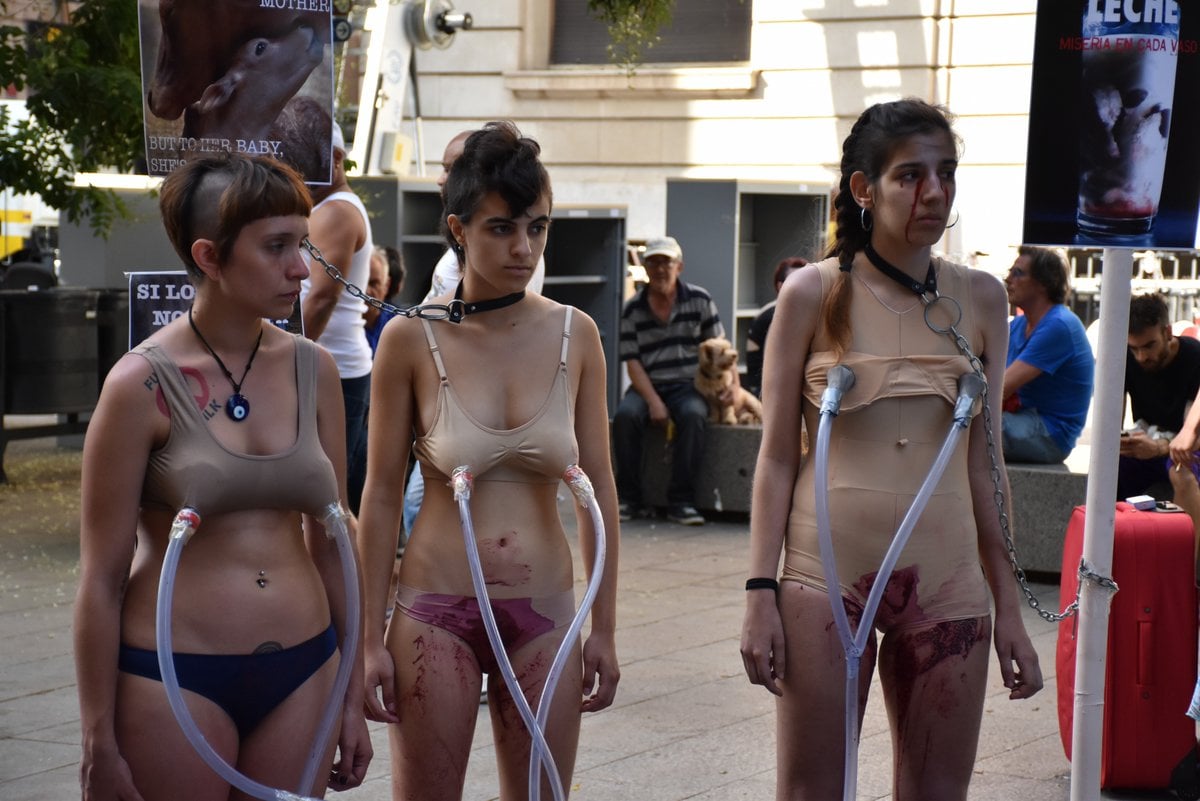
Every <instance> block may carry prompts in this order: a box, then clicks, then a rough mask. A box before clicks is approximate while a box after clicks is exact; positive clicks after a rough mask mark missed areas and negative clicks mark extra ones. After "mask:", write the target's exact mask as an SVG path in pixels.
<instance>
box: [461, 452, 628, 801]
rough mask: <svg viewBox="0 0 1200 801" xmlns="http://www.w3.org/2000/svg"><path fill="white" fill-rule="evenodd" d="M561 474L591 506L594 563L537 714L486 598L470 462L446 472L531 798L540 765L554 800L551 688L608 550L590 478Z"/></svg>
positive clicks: (573, 470) (558, 782)
mask: <svg viewBox="0 0 1200 801" xmlns="http://www.w3.org/2000/svg"><path fill="white" fill-rule="evenodd" d="M563 479H564V480H565V481H566V482H567V485H568V486H569V487H570V488H571V490H572V492H574V494H575V497H576V499H577V500H578V501H579V502H580V504H581V505H583V506H585V507H586V508H587V509H588V511H589V512H591V515H592V524H593V526H594V527H595V530H596V554H595V559H594V564H593V565H592V575H591V577H590V579H589V581H588V588H587V590H586V592H585V593H584V598H583V602H582V603H581V604H580V605H579V609H578V610H577V611H576V612H575V617H574V618H572V620H571V624H570V625H569V626H568V628H567V633H566V635H565V636H564V637H563V641H562V643H561V644H560V645H559V647H558V651H557V652H556V653H555V655H554V660H553V661H552V662H551V665H550V670H549V671H548V672H547V674H546V681H545V683H544V684H543V685H542V697H541V700H540V701H539V703H538V710H537V714H536V715H535V714H534V712H533V709H532V708H531V707H530V706H529V701H528V700H527V699H526V698H525V694H524V693H523V692H522V691H521V686H520V684H519V683H518V682H517V677H516V673H515V671H514V670H513V667H512V662H511V660H509V658H508V652H507V651H506V650H505V649H504V643H503V642H502V641H501V639H500V631H499V628H498V627H497V625H496V617H495V615H494V614H493V612H492V606H491V602H490V601H489V599H488V594H487V584H486V582H485V581H484V576H483V565H482V564H481V562H480V559H479V546H478V544H477V543H476V541H475V526H474V522H473V520H472V518H471V504H470V501H471V488H472V485H473V483H474V476H472V474H471V470H470V468H469V467H466V466H462V467H458V468H457V469H455V471H454V474H453V475H452V476H451V477H450V484H451V487H452V488H453V490H454V499H455V500H456V501H457V502H458V512H459V517H460V519H461V521H462V529H463V540H464V543H465V545H466V552H467V562H468V564H469V566H470V568H471V583H472V585H473V586H474V589H475V597H476V599H477V600H478V603H479V611H480V615H481V616H482V617H483V625H484V630H485V631H486V632H487V636H488V642H489V643H490V644H491V646H492V653H493V654H494V655H495V657H496V664H497V665H498V666H499V668H500V675H501V677H502V678H503V679H504V684H505V686H506V687H507V688H508V691H509V694H510V695H511V696H512V699H513V703H514V704H515V705H516V707H517V712H518V713H519V714H520V715H521V720H522V721H523V722H524V724H525V728H526V729H527V730H528V731H529V737H530V755H529V798H530V800H531V801H538V799H539V798H540V797H541V781H540V778H541V770H542V769H544V770H545V771H546V775H547V778H548V780H549V784H550V791H551V794H552V795H553V796H554V801H564V800H565V798H566V790H565V788H564V787H563V782H562V776H561V775H560V774H559V772H558V766H557V765H556V764H555V762H554V754H553V753H552V752H551V751H550V746H549V744H548V743H547V742H546V721H547V720H548V718H549V715H550V706H551V704H552V703H553V700H554V692H555V689H556V688H557V686H558V681H559V679H560V678H561V676H562V673H563V670H564V669H565V667H566V663H567V659H568V658H569V656H570V654H571V651H572V650H573V648H574V643H575V641H576V640H577V639H578V637H579V632H580V629H581V628H582V627H583V622H584V620H586V619H587V615H588V612H589V611H590V610H591V607H592V604H593V603H594V602H595V600H596V594H597V593H598V592H599V589H600V582H601V579H602V578H603V575H604V559H605V551H606V544H605V537H604V521H603V519H602V518H601V516H600V510H599V507H598V506H597V504H596V500H595V493H594V492H593V491H592V486H591V482H590V481H589V480H588V478H587V476H586V475H585V474H584V472H583V471H582V470H581V469H579V467H578V466H575V465H572V466H570V467H568V468H567V470H566V472H565V473H564V476H563Z"/></svg>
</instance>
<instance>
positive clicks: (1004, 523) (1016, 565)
mask: <svg viewBox="0 0 1200 801" xmlns="http://www.w3.org/2000/svg"><path fill="white" fill-rule="evenodd" d="M939 299H941V295H939V294H938V293H937V290H934V291H933V292H926V293H925V294H923V295H921V301H922V302H923V303H925V305H926V307H927V308H928V307H930V306H932V305H933V304H934V303H937V301H938V300H939ZM926 324H927V325H928V324H929V323H928V319H927V320H926ZM956 326H957V323H952V324H950V325H947V326H946V327H945V328H944V329H942V330H939V329H938V328H936V327H934V326H933V325H929V327H930V328H931V329H932V330H933V331H935V332H937V333H944V334H948V335H949V336H950V338H951V339H952V340H953V341H954V344H955V346H956V347H957V348H958V349H959V351H961V352H962V354H963V356H965V357H966V359H967V362H968V363H970V365H971V369H972V370H973V371H974V372H975V375H977V376H979V378H980V379H981V380H982V381H983V393H982V395H981V402H982V404H983V430H984V432H985V433H986V435H987V449H988V458H989V459H990V460H991V463H992V464H991V472H992V500H993V501H994V502H995V504H996V514H997V515H998V516H999V520H1000V531H1001V533H1002V534H1003V535H1004V547H1005V549H1006V550H1007V551H1008V561H1009V564H1010V565H1012V570H1013V575H1014V576H1016V578H1017V584H1019V585H1020V587H1021V592H1022V593H1023V594H1024V595H1025V601H1026V602H1027V603H1028V604H1029V606H1030V607H1031V608H1032V609H1033V611H1035V612H1037V613H1038V615H1039V616H1040V617H1041V618H1042V619H1043V620H1045V621H1047V622H1050V623H1058V622H1060V621H1062V620H1066V619H1067V618H1069V617H1071V616H1072V615H1075V614H1078V613H1079V595H1080V593H1081V592H1082V590H1083V583H1084V581H1092V582H1095V583H1096V584H1098V585H1099V586H1101V587H1103V588H1105V589H1107V590H1109V591H1110V592H1116V591H1117V584H1116V582H1115V581H1113V580H1112V579H1111V578H1108V577H1107V576H1101V575H1100V574H1098V573H1096V572H1095V571H1094V570H1091V569H1090V568H1087V567H1086V565H1085V563H1084V561H1083V560H1080V563H1079V578H1080V581H1079V583H1078V585H1077V586H1076V587H1075V598H1074V600H1072V601H1071V603H1069V604H1067V606H1066V607H1065V608H1064V609H1063V611H1062V612H1051V611H1050V610H1048V609H1043V608H1042V604H1041V601H1039V600H1038V599H1037V596H1036V595H1034V594H1033V590H1032V589H1031V588H1030V587H1029V580H1028V579H1027V578H1026V576H1025V570H1024V569H1023V568H1022V567H1021V563H1020V562H1019V561H1018V559H1017V545H1016V543H1015V542H1014V541H1013V536H1012V529H1011V528H1010V526H1009V519H1008V511H1007V510H1006V509H1005V504H1004V484H1003V479H1002V477H1001V475H1000V460H999V459H998V458H997V457H996V438H995V436H993V434H992V410H991V407H990V406H989V405H988V382H987V376H986V375H985V374H984V371H983V362H982V361H980V359H979V357H978V356H976V355H975V354H974V353H973V352H972V351H971V343H969V342H967V339H966V337H964V336H963V335H962V334H961V333H959V331H958V328H957V327H956Z"/></svg>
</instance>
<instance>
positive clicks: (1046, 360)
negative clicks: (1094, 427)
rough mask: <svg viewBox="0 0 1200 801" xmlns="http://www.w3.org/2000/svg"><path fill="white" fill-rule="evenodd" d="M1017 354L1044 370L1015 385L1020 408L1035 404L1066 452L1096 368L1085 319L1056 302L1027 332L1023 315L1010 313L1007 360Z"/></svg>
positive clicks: (1083, 411)
mask: <svg viewBox="0 0 1200 801" xmlns="http://www.w3.org/2000/svg"><path fill="white" fill-rule="evenodd" d="M1018 359H1019V360H1020V361H1023V362H1025V363H1026V364H1028V365H1030V366H1031V367H1036V368H1038V369H1039V370H1041V371H1042V374H1041V375H1039V376H1038V377H1037V378H1035V379H1033V380H1032V381H1030V382H1029V383H1028V384H1026V385H1025V386H1023V387H1021V388H1020V389H1019V390H1017V396H1018V397H1019V398H1020V399H1021V408H1023V409H1035V410H1037V413H1038V414H1039V415H1040V416H1041V418H1042V422H1043V423H1045V425H1046V430H1047V431H1048V432H1049V434H1050V436H1051V438H1052V439H1053V440H1054V442H1055V444H1057V445H1058V446H1059V447H1060V448H1061V449H1062V451H1063V453H1070V452H1071V450H1072V449H1073V448H1074V447H1075V442H1076V440H1078V439H1079V434H1080V432H1081V431H1083V424H1084V422H1085V421H1086V420H1087V412H1088V404H1090V403H1091V400H1092V379H1093V375H1094V373H1095V370H1096V360H1095V358H1094V357H1093V356H1092V346H1091V343H1089V342H1088V339H1087V332H1086V331H1085V330H1084V328H1083V323H1082V322H1080V320H1079V318H1078V317H1076V316H1075V313H1074V312H1072V311H1071V310H1070V309H1068V308H1067V307H1066V306H1064V305H1061V304H1059V305H1058V306H1053V307H1051V309H1050V311H1048V312H1046V316H1045V317H1043V318H1042V319H1041V320H1039V321H1038V324H1037V325H1036V326H1035V327H1034V329H1033V331H1032V333H1031V334H1030V336H1029V337H1028V338H1026V336H1025V317H1024V316H1022V315H1018V316H1016V317H1014V318H1013V320H1012V322H1011V323H1009V326H1008V361H1007V364H1009V365H1011V364H1012V363H1013V362H1015V361H1017V360H1018Z"/></svg>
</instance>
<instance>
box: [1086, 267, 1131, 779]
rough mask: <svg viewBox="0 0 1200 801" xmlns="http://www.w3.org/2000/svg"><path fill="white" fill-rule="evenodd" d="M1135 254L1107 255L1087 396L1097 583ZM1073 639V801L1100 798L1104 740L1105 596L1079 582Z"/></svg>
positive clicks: (1107, 557)
mask: <svg viewBox="0 0 1200 801" xmlns="http://www.w3.org/2000/svg"><path fill="white" fill-rule="evenodd" d="M1132 275H1133V251H1132V250H1130V249H1128V248H1105V249H1104V262H1103V271H1102V273H1101V276H1100V318H1099V319H1100V345H1099V353H1098V354H1097V357H1096V382H1095V392H1094V393H1093V404H1094V405H1093V414H1092V445H1091V447H1092V451H1091V456H1090V458H1089V460H1088V484H1087V515H1086V517H1085V519H1084V526H1083V558H1084V559H1085V560H1086V561H1087V563H1088V565H1089V566H1090V567H1091V569H1092V570H1094V571H1095V572H1096V573H1098V574H1100V575H1101V576H1111V575H1112V550H1113V526H1114V523H1115V522H1116V506H1115V505H1114V503H1113V499H1114V498H1116V495H1117V460H1116V459H1115V458H1114V456H1113V454H1115V453H1116V452H1117V449H1118V446H1119V444H1120V436H1121V430H1120V429H1121V414H1122V401H1123V399H1124V394H1125V390H1124V387H1125V352H1126V349H1127V347H1128V336H1129V296H1130V279H1131V278H1132ZM1080 584H1081V591H1080V596H1079V621H1078V623H1079V639H1078V642H1077V643H1076V653H1075V715H1074V725H1073V727H1072V731H1071V801H1095V799H1097V798H1099V797H1100V757H1101V748H1102V746H1103V733H1104V679H1105V660H1106V658H1107V655H1108V611H1109V602H1110V600H1111V598H1112V595H1111V593H1109V591H1108V590H1106V589H1105V588H1103V587H1100V586H1099V585H1097V584H1096V583H1095V582H1092V581H1087V580H1083V579H1081V580H1080Z"/></svg>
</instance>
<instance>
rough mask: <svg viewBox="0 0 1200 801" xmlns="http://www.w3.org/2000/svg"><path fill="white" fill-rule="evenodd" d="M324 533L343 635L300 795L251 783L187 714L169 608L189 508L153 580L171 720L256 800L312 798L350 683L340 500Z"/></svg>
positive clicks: (351, 569) (351, 561) (352, 623)
mask: <svg viewBox="0 0 1200 801" xmlns="http://www.w3.org/2000/svg"><path fill="white" fill-rule="evenodd" d="M323 522H324V524H325V534H326V536H328V537H331V538H333V539H334V541H335V542H336V544H337V549H338V554H339V556H340V557H341V561H342V576H343V582H344V584H345V591H346V611H345V618H346V623H345V628H346V630H345V633H344V635H343V637H342V643H341V652H340V659H339V663H338V670H337V675H336V676H335V678H334V686H333V692H332V694H331V695H330V698H329V702H328V703H327V705H326V708H325V710H324V713H323V715H322V719H321V723H320V725H319V727H318V730H317V733H316V736H315V737H314V740H313V746H312V749H311V750H310V752H309V758H308V762H307V764H306V765H305V768H304V773H303V777H302V779H301V783H300V787H299V794H298V793H293V792H290V791H288V790H283V789H281V788H277V787H268V786H267V785H265V784H261V783H259V782H256V781H254V780H253V779H251V778H250V777H249V776H246V775H245V774H244V773H242V772H241V771H239V770H238V769H237V768H235V767H233V766H232V765H230V764H229V763H228V762H226V761H225V759H224V758H222V757H221V755H220V754H218V753H217V752H216V750H214V749H213V747H212V745H211V744H209V742H208V740H207V739H205V737H204V733H203V732H201V731H200V728H199V727H198V726H197V725H196V721H195V720H194V719H193V718H192V713H191V711H190V710H189V709H188V707H187V702H186V701H185V700H184V698H183V693H182V691H181V690H180V687H179V677H178V676H177V675H176V673H175V659H174V649H173V646H172V637H171V612H172V608H173V605H174V594H175V574H176V572H177V570H178V567H179V558H180V556H181V555H182V553H183V546H184V545H186V544H187V543H188V540H190V539H191V538H192V535H193V534H195V533H196V529H197V528H199V526H200V515H199V513H198V512H197V511H196V510H195V509H192V508H190V507H184V508H183V509H180V510H179V512H178V513H177V514H176V515H175V520H174V522H173V523H172V524H171V532H170V535H169V537H168V540H167V552H166V555H165V556H164V557H163V567H162V573H161V574H160V575H159V581H158V605H157V610H156V617H155V637H156V639H157V641H158V646H157V647H158V668H159V672H160V673H161V674H162V683H163V687H164V688H165V689H166V693H167V702H168V703H169V704H170V706H171V711H172V712H174V713H175V719H176V721H178V722H179V727H180V728H181V729H182V730H183V733H184V736H185V737H187V739H188V742H190V743H191V744H192V747H193V748H194V749H196V753H198V754H199V755H200V758H201V759H203V760H204V761H205V762H206V763H207V764H208V766H209V767H210V768H212V769H213V771H214V772H215V773H216V774H217V775H219V776H220V777H221V778H222V779H224V780H225V781H227V782H229V784H230V785H232V786H234V787H236V788H238V789H239V790H241V791H242V792H244V793H246V794H247V795H251V796H254V797H255V798H261V799H263V800H264V801H316V799H313V798H312V797H311V796H308V795H304V793H305V792H307V791H309V790H311V789H312V785H313V781H314V779H315V778H316V772H317V770H318V769H319V768H320V766H321V763H322V762H323V761H324V756H325V751H326V748H327V746H328V741H329V736H330V734H331V732H332V729H333V725H334V724H335V723H336V721H337V717H338V712H339V710H340V709H341V707H342V704H343V701H344V698H345V695H346V687H347V686H348V685H349V683H350V673H351V671H352V670H353V669H354V661H355V660H354V658H353V657H354V654H355V652H356V649H357V647H358V645H357V643H358V628H359V593H358V573H357V569H356V567H355V566H356V564H357V563H356V561H355V558H354V549H353V546H352V545H351V544H350V537H349V534H348V532H347V530H346V513H345V511H344V510H343V509H342V508H341V505H340V504H337V503H333V504H330V505H329V506H327V507H326V509H325V517H324V520H323Z"/></svg>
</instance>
